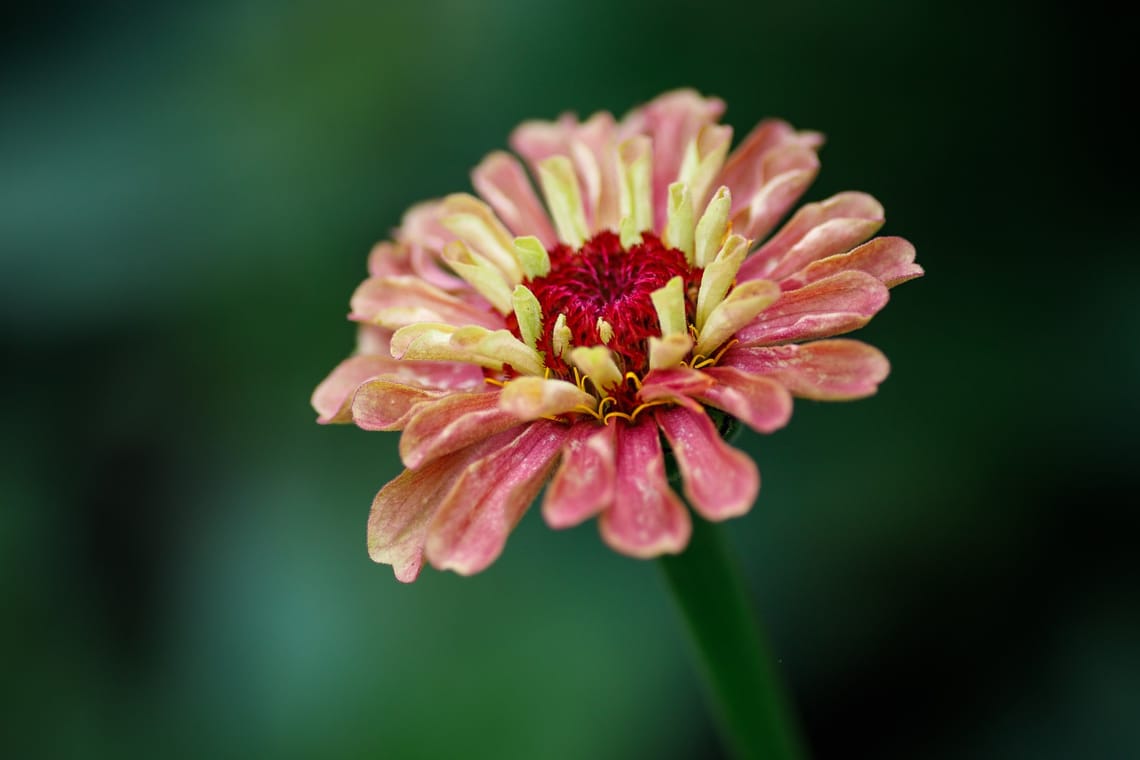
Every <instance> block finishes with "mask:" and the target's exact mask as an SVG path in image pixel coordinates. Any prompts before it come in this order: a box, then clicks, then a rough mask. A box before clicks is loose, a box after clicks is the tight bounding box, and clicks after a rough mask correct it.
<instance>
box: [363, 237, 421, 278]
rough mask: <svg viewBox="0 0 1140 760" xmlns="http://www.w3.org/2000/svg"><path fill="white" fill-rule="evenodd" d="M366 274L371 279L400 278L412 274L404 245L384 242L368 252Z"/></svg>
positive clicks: (408, 256) (408, 253) (409, 256)
mask: <svg viewBox="0 0 1140 760" xmlns="http://www.w3.org/2000/svg"><path fill="white" fill-rule="evenodd" d="M368 274H369V275H371V276H372V277H400V276H402V275H409V274H412V264H411V255H410V252H409V251H408V247H407V246H406V245H399V244H397V243H393V242H392V241H390V240H384V241H382V242H379V243H377V244H376V245H374V246H372V250H371V251H369V252H368Z"/></svg>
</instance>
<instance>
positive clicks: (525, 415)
mask: <svg viewBox="0 0 1140 760" xmlns="http://www.w3.org/2000/svg"><path fill="white" fill-rule="evenodd" d="M597 406H598V400H597V399H596V398H595V397H594V396H592V395H591V394H589V393H587V392H586V391H583V390H582V389H581V388H579V387H578V386H577V385H575V384H574V383H571V382H567V381H565V380H549V379H544V378H541V377H516V378H515V379H513V380H511V381H509V382H508V383H507V384H506V385H505V386H503V391H502V394H501V395H500V396H499V407H500V408H502V409H504V410H506V411H508V412H511V413H512V414H517V415H518V416H519V417H520V418H521V419H531V420H536V419H538V418H539V417H551V416H554V415H558V414H565V413H566V412H571V411H575V410H577V409H578V408H579V407H585V408H586V409H591V410H592V409H596V408H597Z"/></svg>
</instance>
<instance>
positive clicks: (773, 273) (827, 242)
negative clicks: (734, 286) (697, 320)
mask: <svg viewBox="0 0 1140 760" xmlns="http://www.w3.org/2000/svg"><path fill="white" fill-rule="evenodd" d="M883 218H884V217H883V207H882V206H881V205H880V204H879V202H878V201H877V200H875V199H874V198H872V197H871V196H870V195H867V194H866V193H840V194H838V195H835V196H832V197H831V198H828V199H827V200H825V201H822V202H820V203H809V204H807V205H806V206H803V207H802V208H800V209H799V210H798V211H796V213H795V214H794V215H793V216H792V218H791V219H790V220H789V221H788V223H787V224H785V225H784V226H783V227H782V228H780V231H779V232H777V233H776V234H775V235H774V236H773V237H772V239H771V240H769V241H768V242H767V243H765V244H764V245H762V246H760V248H759V249H758V250H757V251H756V252H755V253H753V254H752V255H751V256H749V257H748V260H747V261H745V262H744V264H743V265H742V266H741V267H740V271H739V272H738V274H737V277H738V279H740V280H752V279H756V278H764V279H769V280H781V279H783V278H785V277H787V276H788V275H790V274H792V273H794V272H796V271H798V270H800V269H802V268H803V267H805V266H807V265H808V264H810V263H811V262H813V261H816V260H817V259H822V258H825V257H827V256H831V255H833V254H836V253H842V252H844V251H848V250H850V249H851V248H852V247H854V246H856V245H858V244H859V243H862V242H863V241H864V240H866V239H867V238H869V237H871V235H874V234H875V232H876V231H877V230H878V229H879V227H881V226H882V224H883ZM785 289H788V288H787V287H786V286H785Z"/></svg>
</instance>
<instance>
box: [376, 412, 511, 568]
mask: <svg viewBox="0 0 1140 760" xmlns="http://www.w3.org/2000/svg"><path fill="white" fill-rule="evenodd" d="M502 435H503V436H507V437H508V438H509V436H510V434H509V433H505V434H502ZM505 442H506V441H500V440H499V439H498V438H492V439H490V440H487V441H484V442H482V443H481V444H479V445H476V446H471V447H469V448H466V449H463V450H462V451H457V452H455V453H453V454H448V455H447V456H443V457H440V458H439V459H436V460H435V461H434V462H429V463H428V464H426V465H424V467H423V468H422V469H419V470H404V471H403V472H402V473H400V474H399V475H398V476H396V478H395V480H392V481H391V482H390V483H388V484H387V485H386V486H384V487H383V488H381V489H380V493H378V494H376V498H375V499H373V500H372V511H371V512H370V513H369V515H368V556H369V557H371V558H372V561H373V562H379V563H382V564H386V565H391V566H392V570H393V571H394V572H395V573H396V578H397V580H400V581H402V582H404V583H411V582H412V581H414V580H415V579H416V577H417V576H419V574H420V568H421V567H422V566H423V554H424V543H425V542H426V540H427V532H428V525H429V524H431V520H432V518H433V517H434V516H435V514H436V511H437V510H438V508H439V505H440V502H441V501H442V500H443V497H444V496H445V495H446V494H447V492H448V491H449V490H450V489H451V487H452V486H453V485H454V484H455V481H456V479H457V478H459V477H460V475H461V474H462V473H463V471H464V470H465V469H466V468H467V467H468V465H470V464H471V462H473V461H475V460H476V459H478V458H479V457H481V456H485V455H486V454H488V453H490V452H492V451H495V450H496V449H498V448H499V447H500V446H501V445H502V443H505Z"/></svg>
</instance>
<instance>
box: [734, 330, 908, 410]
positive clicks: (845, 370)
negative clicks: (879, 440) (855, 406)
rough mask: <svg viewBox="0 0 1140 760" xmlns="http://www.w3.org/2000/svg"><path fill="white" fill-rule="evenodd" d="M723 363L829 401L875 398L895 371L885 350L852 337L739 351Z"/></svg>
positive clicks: (797, 391)
mask: <svg viewBox="0 0 1140 760" xmlns="http://www.w3.org/2000/svg"><path fill="white" fill-rule="evenodd" d="M722 362H723V363H724V364H726V365H729V366H731V367H735V368H737V369H739V370H742V371H744V372H749V373H755V374H759V375H765V376H767V377H770V378H772V379H774V380H778V381H779V382H780V383H781V384H783V385H784V386H785V387H787V389H788V390H790V391H791V392H792V393H794V394H795V395H797V396H802V397H804V398H812V399H819V400H825V401H838V400H844V399H854V398H862V397H864V396H870V395H871V394H873V393H874V392H875V391H876V390H877V389H878V387H879V383H881V382H882V381H883V380H885V379H886V377H887V375H888V374H889V373H890V371H891V366H890V364H889V363H888V362H887V357H885V356H883V353H882V352H881V351H879V349H877V348H875V347H874V346H869V345H867V344H866V343H863V342H861V341H857V340H847V339H840V340H821V341H816V342H815V343H805V344H803V345H789V346H769V347H765V348H759V347H757V348H733V349H731V350H730V351H729V352H728V353H727V354H725V356H724V358H723V359H722Z"/></svg>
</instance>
